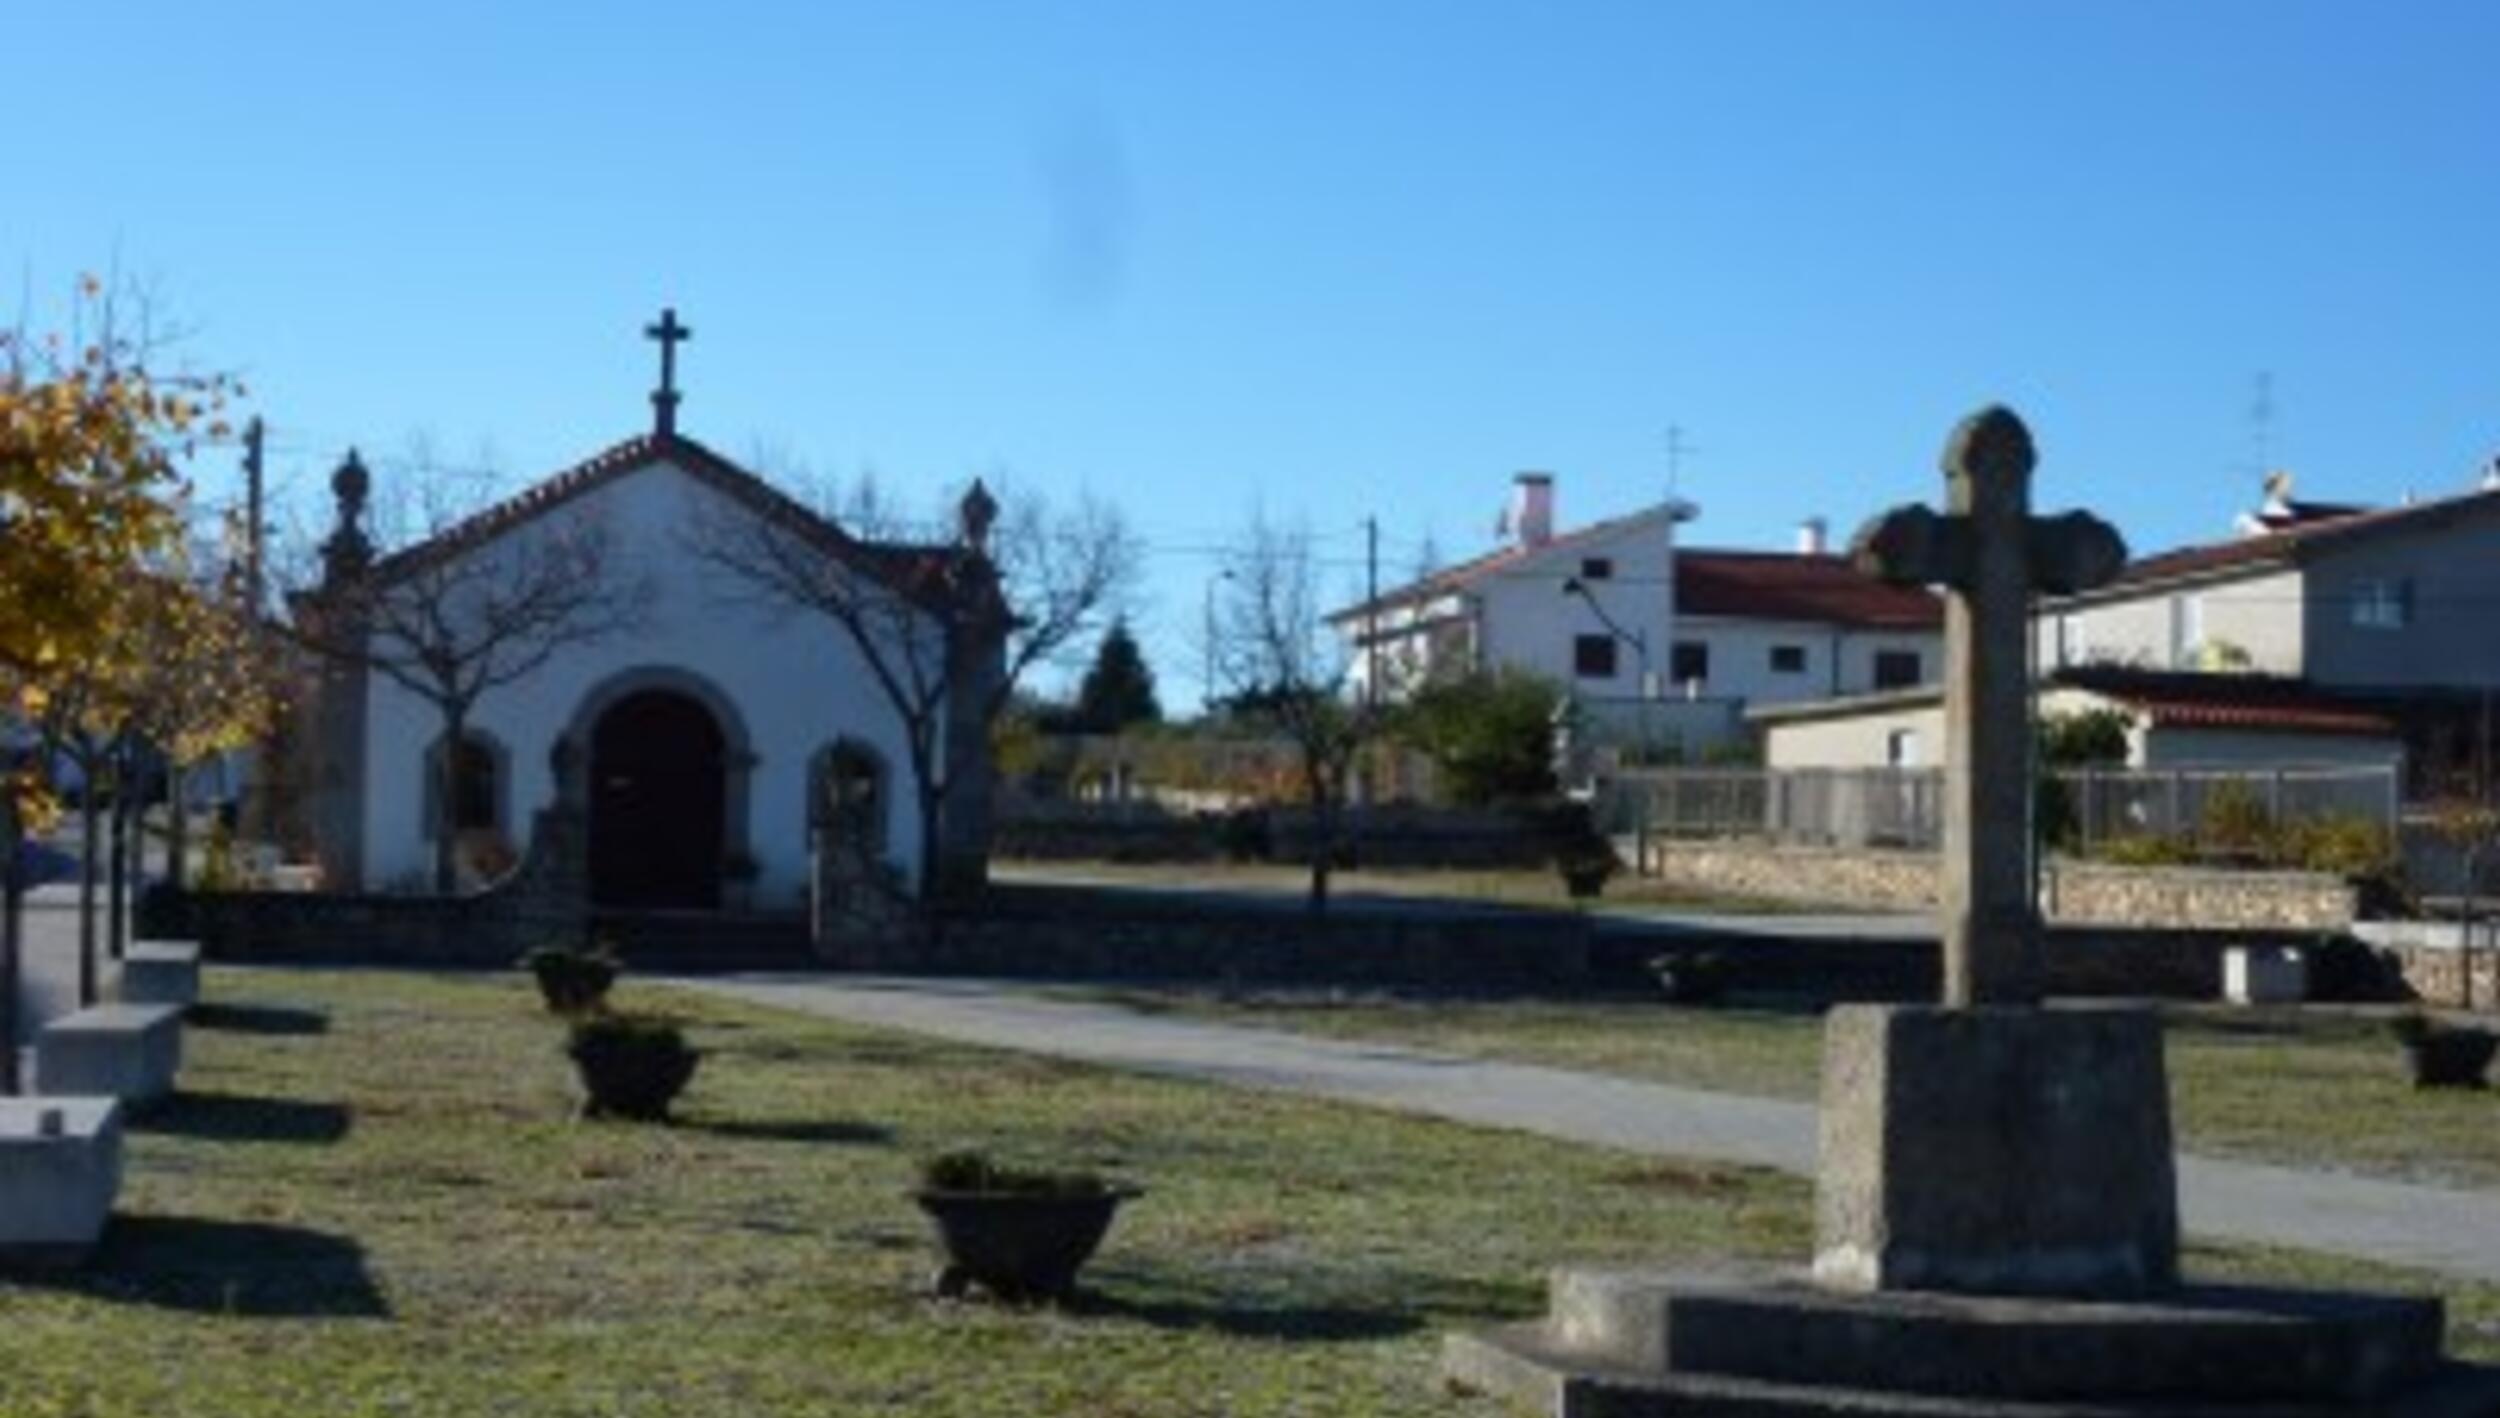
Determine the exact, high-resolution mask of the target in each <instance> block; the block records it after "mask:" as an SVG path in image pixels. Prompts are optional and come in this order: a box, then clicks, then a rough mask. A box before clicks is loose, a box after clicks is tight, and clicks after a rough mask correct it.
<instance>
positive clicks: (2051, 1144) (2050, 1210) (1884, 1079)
mask: <svg viewBox="0 0 2500 1418" xmlns="http://www.w3.org/2000/svg"><path fill="white" fill-rule="evenodd" d="M2161 1048H2162V1041H2161V1029H2160V1022H2159V1020H2158V1018H2157V1017H2155V1016H2154V1015H2153V1014H2151V1013H2150V1012H2149V1011H2144V1010H2125V1009H2072V1010H2066V1009H2059V1010H2043V1009H2031V1008H2019V1007H1982V1008H1974V1009H1936V1008H1926V1007H1916V1008H1893V1007H1882V1006H1845V1007H1843V1008H1840V1009H1836V1010H1834V1011H1832V1013H1831V1015H1830V1017H1829V1022H1828V1023H1827V1024H1826V1026H1825V1038H1824V1059H1823V1071H1824V1074H1823V1107H1822V1152H1823V1156H1822V1172H1821V1181H1820V1185H1819V1188H1818V1192H1817V1198H1816V1210H1817V1217H1816V1222H1817V1242H1816V1251H1815V1256H1814V1263H1813V1266H1812V1268H1811V1272H1810V1273H1804V1274H1793V1273H1783V1274H1769V1273H1764V1274H1754V1275H1746V1276H1728V1275H1706V1274H1694V1273H1691V1272H1682V1271H1676V1270H1669V1269H1658V1268H1644V1267H1639V1266H1615V1267H1576V1268H1572V1269H1567V1270H1563V1271H1560V1272H1557V1273H1556V1274H1555V1276H1554V1278H1553V1283H1552V1293H1551V1308H1550V1312H1549V1314H1548V1316H1547V1318H1546V1319H1545V1320H1544V1321H1543V1322H1541V1323H1536V1324H1525V1325H1511V1326H1505V1327H1503V1328H1499V1329H1494V1330H1489V1331H1486V1332H1484V1333H1481V1334H1471V1335H1456V1336H1452V1337H1451V1339H1450V1340H1449V1341H1448V1343H1447V1345H1446V1347H1445V1349H1444V1353H1443V1359H1442V1373H1443V1376H1444V1377H1445V1378H1446V1379H1447V1380H1448V1381H1449V1382H1450V1383H1452V1384H1454V1385H1457V1386H1459V1387H1461V1388H1466V1389H1471V1390H1476V1391H1482V1392H1491V1393H1498V1394H1503V1395H1506V1396H1508V1397H1510V1398H1511V1399H1513V1400H1514V1401H1516V1402H1519V1403H1521V1404H1523V1405H1525V1406H1527V1407H1529V1408H1531V1409H1533V1410H1534V1411H1537V1412H1541V1413H1546V1414H1550V1415H1553V1418H1651V1416H1652V1415H1657V1416H1658V1418H1664V1415H1680V1414H1716V1415H1743V1418H1778V1416H1779V1415H1797V1416H1798V1418H1805V1415H1830V1418H1841V1415H1852V1416H1853V1418H1868V1416H1869V1415H1892V1418H1975V1415H1978V1414H1982V1413H1984V1414H1989V1415H1993V1418H2052V1415H2054V1418H2128V1415H2138V1418H2152V1416H2153V1415H2164V1416H2165V1418H2177V1415H2186V1414H2198V1415H2209V1416H2210V1418H2223V1415H2235V1414H2237V1415H2249V1418H2255V1415H2259V1414H2264V1415H2267V1418H2301V1416H2302V1415H2308V1416H2309V1418H2326V1416H2327V1415H2346V1416H2347V1418H2358V1415H2362V1414H2382V1413H2404V1414H2408V1415H2423V1416H2424V1418H2432V1415H2441V1416H2442V1418H2444V1416H2445V1415H2454V1418H2465V1416H2466V1415H2469V1414H2476V1415H2483V1414H2491V1413H2500V1370H2492V1369H2485V1368H2476V1367H2473V1366H2468V1365H2462V1364H2456V1363H2451V1362H2448V1361H2446V1360H2444V1359H2443V1358H2442V1357H2441V1340H2442V1331H2443V1327H2444V1324H2445V1310H2444V1307H2443V1306H2442V1304H2441V1303H2440V1301H2439V1300H2438V1299H2436V1298H2434V1297H2417V1296H2382V1295H2361V1294H2347V1293H2337V1292H2329V1291H2314V1290H2294V1289H2284V1288H2270V1287H2255V1286H2220V1285H2194V1284H2181V1283H2180V1282H2179V1277H2178V1248H2179V1225H2178V1210H2177V1188H2176V1183H2175V1178H2174V1171H2173V1166H2174V1164H2173V1161H2172V1156H2171V1146H2170V1112H2169V1097H2168V1091H2167V1084H2166V1080H2165V1079H2164V1077H2163V1068H2162V1052H2161Z"/></svg>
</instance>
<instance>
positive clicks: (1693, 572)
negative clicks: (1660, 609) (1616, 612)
mask: <svg viewBox="0 0 2500 1418" xmlns="http://www.w3.org/2000/svg"><path fill="white" fill-rule="evenodd" d="M1675 609H1676V613H1677V614H1678V615H1715V616H1741V617H1745V618H1747V619H1753V620H1796V621H1814V622H1819V623H1822V624H1827V625H1847V626H1855V627H1858V628H1861V629H1869V630H1934V629H1936V628H1937V627H1938V626H1940V625H1942V624H1943V623H1944V602H1943V601H1942V600H1940V599H1938V598H1937V597H1936V596H1935V595H1934V594H1933V593H1932V592H1929V591H1927V590H1925V589H1923V588H1921V587H1917V586H1894V585H1891V584H1889V583H1887V582H1883V581H1879V580H1877V579H1876V578H1874V577H1872V576H1869V575H1867V574H1865V573H1864V572H1862V571H1859V570H1858V569H1857V568H1856V567H1854V566H1851V565H1850V564H1849V562H1848V560H1847V559H1846V558H1844V557H1839V556H1830V555H1821V554H1806V553H1797V552H1775V551H1728V550H1721V549H1718V548H1711V547H1691V548H1681V549H1678V550H1677V552H1676V554H1675Z"/></svg>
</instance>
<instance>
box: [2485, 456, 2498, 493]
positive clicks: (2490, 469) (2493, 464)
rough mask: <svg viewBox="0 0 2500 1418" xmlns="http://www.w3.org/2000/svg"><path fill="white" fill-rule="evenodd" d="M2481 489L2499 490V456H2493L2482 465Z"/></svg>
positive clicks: (2487, 490) (2486, 490) (2488, 490)
mask: <svg viewBox="0 0 2500 1418" xmlns="http://www.w3.org/2000/svg"><path fill="white" fill-rule="evenodd" d="M2482 490H2483V491H2484V492H2500V458H2494V459H2492V460H2491V461H2490V462H2488V463H2485V464H2484V465H2483V481H2482Z"/></svg>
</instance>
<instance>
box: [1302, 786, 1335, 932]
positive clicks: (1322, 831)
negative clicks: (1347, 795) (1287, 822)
mask: <svg viewBox="0 0 2500 1418" xmlns="http://www.w3.org/2000/svg"><path fill="white" fill-rule="evenodd" d="M1306 781H1307V783H1308V785H1309V787H1310V790H1311V902H1310V905H1311V914H1312V915H1314V916H1324V915H1326V914H1328V876H1329V873H1330V872H1331V871H1332V870H1334V869H1335V867H1336V865H1337V806H1336V803H1335V802H1334V801H1333V800H1332V799H1331V797H1330V794H1329V791H1328V781H1327V778H1326V777H1325V776H1324V775H1323V774H1321V773H1318V772H1313V773H1311V774H1309V775H1307V778H1306Z"/></svg>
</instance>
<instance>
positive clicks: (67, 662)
mask: <svg viewBox="0 0 2500 1418" xmlns="http://www.w3.org/2000/svg"><path fill="white" fill-rule="evenodd" d="M117 313H118V312H117V310H116V306H115V302H114V300H113V298H112V297H111V296H110V295H108V294H107V293H106V292H105V290H104V288H103V287H102V285H101V284H100V283H99V282H97V281H95V280H93V279H89V280H86V281H83V282H82V283H81V284H80V287H79V290H78V295H77V298H76V300H75V302H74V304H73V309H72V318H71V320H70V328H69V332H68V333H67V335H65V336H63V335H52V336H42V337H38V336H35V335H32V334H30V333H29V332H27V331H25V330H23V329H19V330H14V331H0V688H5V689H6V690H7V691H8V693H9V698H10V701H11V702H12V703H14V704H15V705H17V706H18V707H19V709H20V710H21V711H33V712H41V711H43V710H44V709H45V706H46V703H47V698H48V695H49V694H50V693H51V692H52V690H53V689H54V688H56V687H57V684H58V681H59V680H60V678H61V677H62V676H63V675H64V674H65V673H67V672H70V671H72V670H74V669H75V670H85V669H92V668H100V667H103V666H104V665H105V664H106V657H109V656H110V655H111V654H113V653H114V650H115V646H116V637H117V636H118V635H119V634H120V631H119V629H118V628H117V621H116V615H117V612H118V611H119V609H120V608H121V603H122V601H123V599H124V593H125V591H126V589H127V581H128V578H129V577H130V576H131V575H132V573H134V572H135V571H136V570H138V569H139V568H140V567H141V566H142V565H143V564H144V563H145V561H146V560H147V559H148V558H150V557H152V556H155V555H158V554H161V553H162V552H164V551H165V550H166V549H167V548H168V547H170V546H172V545H173V543H174V541H175V539H176V537H177V536H178V535H179V532H180V528H181V521H180V514H179V511H178V509H177V507H176V505H175V498H176V495H177V494H178V492H179V487H180V483H179V479H178V478H177V477H176V475H175V469H174V459H175V458H176V457H177V456H179V455H180V454H181V453H183V452H185V451H187V450H188V449H189V448H190V447H192V446H193V445H194V443H195V441H196V440H198V439H200V438H204V437H216V436H220V435H221V434H222V433H223V432H224V431H225V430H224V425H223V423H222V419H221V415H222V411H223V406H224V403H225V400H226V399H227V398H228V396H229V395H230V394H233V393H236V392H239V391H237V390H235V389H234V388H233V386H232V385H231V384H230V382H229V381H226V380H224V379H222V378H219V377H215V376H191V375H160V374H158V373H156V372H154V371H152V370H150V368H149V367H148V355H149V353H150V349H149V345H148V342H147V340H146V339H145V338H144V335H142V336H140V337H135V338H134V337H133V336H132V335H131V334H130V333H129V331H128V330H127V329H125V328H124V327H123V326H122V324H121V322H120V321H119V320H118V319H117ZM8 768H9V773H8V778H7V787H8V789H9V791H8V792H7V793H6V794H5V796H0V848H5V850H6V851H7V854H8V855H7V860H6V862H5V863H4V864H0V883H4V885H5V891H4V892H0V1085H5V1086H6V1088H7V1089H8V1090H9V1091H11V1092H15V1091H16V1090H17V1087H18V1082H19V1080H18V1072H17V1050H16V1047H15V1040H14V1038H13V1037H12V1035H13V1031H14V1027H15V1023H16V1016H17V1002H18V995H19V981H20V977H21V954H20V948H21V945H22V933H21V932H22V923H21V916H20V898H21V896H22V894H23V891H24V881H23V879H22V874H21V872H20V867H19V864H20V860H21V851H20V847H19V842H20V839H21V837H22V835H23V823H24V822H25V820H26V817H27V814H28V813H29V812H30V811H41V810H42V808H43V806H44V803H43V801H42V791H43V782H42V775H41V773H40V771H39V765H36V764H31V763H28V762H27V761H25V756H24V754H23V752H22V751H20V750H12V753H11V761H10V762H9V764H8Z"/></svg>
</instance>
